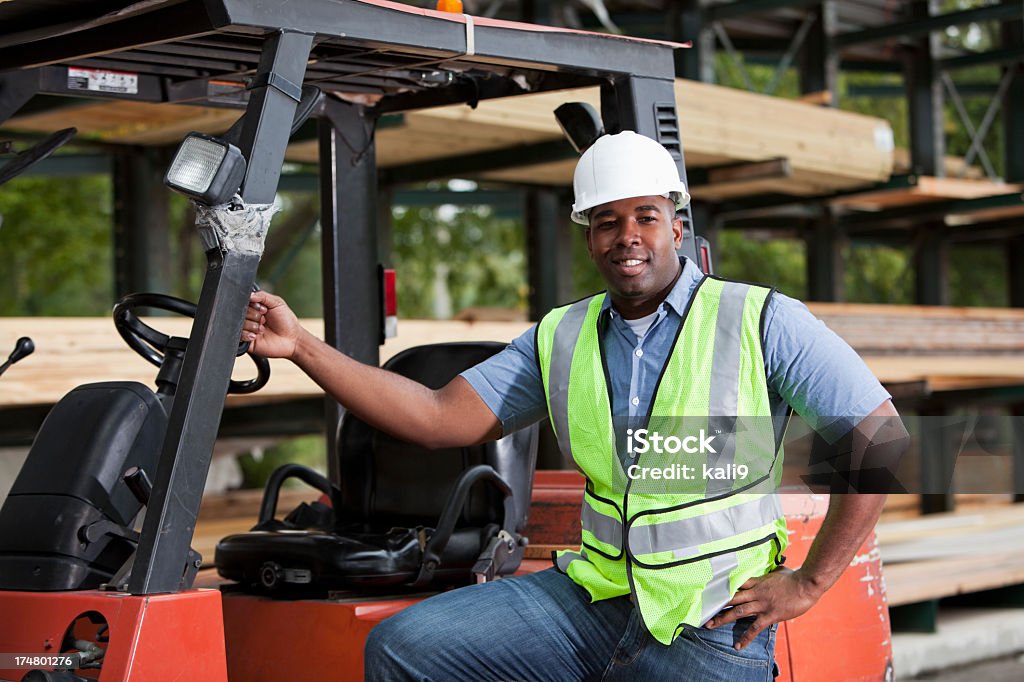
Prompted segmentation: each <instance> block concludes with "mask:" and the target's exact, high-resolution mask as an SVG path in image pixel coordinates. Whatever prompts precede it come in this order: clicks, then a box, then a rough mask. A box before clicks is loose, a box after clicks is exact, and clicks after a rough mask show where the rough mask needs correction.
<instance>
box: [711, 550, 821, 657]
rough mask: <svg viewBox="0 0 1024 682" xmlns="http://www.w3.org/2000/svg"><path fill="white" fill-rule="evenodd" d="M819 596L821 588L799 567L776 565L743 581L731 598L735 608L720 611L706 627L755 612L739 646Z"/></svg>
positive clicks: (806, 606) (792, 616) (810, 603)
mask: <svg viewBox="0 0 1024 682" xmlns="http://www.w3.org/2000/svg"><path fill="white" fill-rule="evenodd" d="M820 597H821V592H820V590H819V588H817V587H816V586H815V585H814V584H813V583H812V582H811V581H809V580H806V579H805V578H804V576H803V575H802V574H801V573H800V571H794V570H791V569H788V568H777V569H775V570H774V571H772V572H771V573H769V574H768V575H765V576H762V577H760V578H751V579H750V580H748V581H747V582H745V583H743V584H742V585H741V586H740V589H739V591H738V592H737V593H736V595H735V596H734V597H733V598H732V601H730V602H729V606H731V607H732V608H731V609H725V610H723V611H720V612H719V613H718V615H716V616H715V617H714V618H712V619H711V620H709V621H708V622H707V623H706V624H705V627H708V628H716V627H718V626H720V625H725V624H726V623H732V622H734V621H736V620H739V619H740V618H748V617H750V616H756V617H757V618H756V620H755V621H754V622H753V623H752V624H751V626H750V627H749V628H748V629H747V631H746V632H745V633H743V636H742V637H741V638H740V640H739V642H737V643H736V648H737V649H742V648H744V647H746V646H747V645H748V644H750V643H751V642H753V641H754V638H755V637H757V635H758V634H760V633H761V631H762V630H764V629H765V628H767V627H768V626H770V625H772V624H773V623H778V622H781V621H784V620H789V619H790V618H796V617H797V616H799V615H800V614H802V613H804V612H805V611H807V610H808V609H809V608H811V607H812V606H814V604H815V603H816V602H817V601H818V599H819V598H820Z"/></svg>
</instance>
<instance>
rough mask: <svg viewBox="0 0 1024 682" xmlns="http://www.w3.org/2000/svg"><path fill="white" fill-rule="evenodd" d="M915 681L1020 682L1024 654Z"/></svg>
mask: <svg viewBox="0 0 1024 682" xmlns="http://www.w3.org/2000/svg"><path fill="white" fill-rule="evenodd" d="M917 679H919V680H928V681H929V682H1020V680H1024V654H1018V655H1015V656H1011V657H1009V658H1001V659H998V660H995V661H986V662H984V663H975V664H972V665H968V666H964V667H962V668H955V669H953V670H946V671H944V672H938V673H925V674H923V675H921V676H920V677H918V678H917Z"/></svg>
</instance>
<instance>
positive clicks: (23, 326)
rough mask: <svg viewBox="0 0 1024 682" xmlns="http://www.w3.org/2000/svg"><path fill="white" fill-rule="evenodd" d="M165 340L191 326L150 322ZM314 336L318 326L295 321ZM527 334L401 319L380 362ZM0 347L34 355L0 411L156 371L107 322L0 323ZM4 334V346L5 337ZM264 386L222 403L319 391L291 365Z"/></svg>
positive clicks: (274, 365)
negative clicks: (413, 350) (24, 339)
mask: <svg viewBox="0 0 1024 682" xmlns="http://www.w3.org/2000/svg"><path fill="white" fill-rule="evenodd" d="M153 324H154V325H155V326H156V327H158V328H159V329H161V330H162V331H164V332H165V333H168V334H172V335H176V336H188V333H189V330H190V329H191V320H185V319H177V318H159V319H158V320H157V321H156V322H154V323H153ZM303 324H304V325H305V326H306V327H307V328H308V329H309V330H310V331H312V332H313V333H314V334H316V335H317V336H320V337H322V335H323V321H322V320H303ZM528 327H529V323H527V322H478V323H474V322H458V321H424V320H402V321H401V322H399V325H398V329H399V336H398V337H397V338H394V339H390V340H388V342H387V343H386V344H385V345H384V346H383V347H382V348H381V361H382V362H383V361H385V360H387V359H388V358H390V357H391V356H393V355H395V354H396V353H399V352H401V351H403V350H405V349H406V348H410V347H412V346H416V345H420V344H424V343H437V342H442V341H455V340H462V341H504V342H509V341H511V340H512V339H513V338H515V337H516V336H518V335H519V334H521V333H522V332H524V331H526V329H527V328H528ZM3 330H4V332H7V333H6V334H4V336H3V337H0V343H7V345H9V346H11V347H13V344H14V340H15V339H16V338H17V337H18V336H24V335H26V334H27V335H29V336H31V337H32V338H33V339H34V340H35V343H36V352H35V353H34V354H33V355H31V356H29V357H28V358H26V359H25V360H23V361H22V362H21V363H19V364H17V365H14V366H13V367H12V368H11V369H9V370H8V371H7V372H6V373H5V374H4V376H3V384H2V390H0V407H4V406H12V405H39V404H52V403H54V402H56V401H57V400H59V399H60V398H61V396H63V395H64V394H65V393H67V392H68V391H70V390H71V389H72V388H74V387H75V386H78V385H80V384H83V383H91V382H96V381H139V382H141V383H143V384H146V385H149V386H151V385H152V384H153V380H154V378H155V376H156V368H155V367H153V366H152V365H150V364H149V363H147V362H146V361H145V360H143V359H142V358H141V357H139V356H138V355H136V354H135V353H134V351H131V350H130V349H128V347H127V346H126V345H125V344H124V343H123V342H122V341H121V338H120V337H119V336H118V335H117V333H116V331H115V330H114V328H113V323H112V322H111V321H110V320H109V319H107V318H82V317H75V318H36V317H30V318H16V317H15V318H5V320H4V327H3ZM8 335H9V337H10V338H9V340H8V339H7V336H8ZM270 365H271V379H270V383H269V384H268V385H267V386H266V387H265V388H264V389H263V390H261V391H259V392H257V393H253V394H250V395H232V396H228V399H227V404H228V405H244V404H260V403H268V402H275V401H280V400H287V399H291V398H299V397H307V396H316V395H322V393H323V392H322V391H321V389H320V388H319V387H318V386H317V385H316V384H315V383H313V381H312V380H311V379H309V378H308V377H307V376H306V375H305V374H303V373H302V371H301V370H299V369H298V368H297V367H295V365H293V364H292V363H290V362H288V361H286V360H271V361H270ZM253 371H254V370H253V368H252V363H251V362H250V361H249V360H248V359H246V358H239V359H238V360H237V361H236V364H235V373H234V376H235V378H237V379H242V378H246V377H250V376H252V374H253Z"/></svg>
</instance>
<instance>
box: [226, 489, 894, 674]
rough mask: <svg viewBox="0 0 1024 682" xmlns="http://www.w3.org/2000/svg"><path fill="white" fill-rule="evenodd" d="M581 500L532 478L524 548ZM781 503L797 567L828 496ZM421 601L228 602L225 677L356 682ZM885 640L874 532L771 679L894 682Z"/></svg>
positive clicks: (532, 564) (791, 628)
mask: <svg viewBox="0 0 1024 682" xmlns="http://www.w3.org/2000/svg"><path fill="white" fill-rule="evenodd" d="M582 496H583V484H582V478H581V477H580V476H579V475H578V474H576V472H569V471H542V472H538V473H537V475H536V479H535V483H534V496H533V505H532V507H531V510H530V527H529V528H528V529H527V535H529V537H530V540H531V542H532V543H534V544H545V545H546V544H557V543H550V542H549V541H551V540H557V539H558V538H556V537H552V536H550V535H549V534H550V533H562V534H564V533H566V532H567V531H568V532H572V530H573V529H575V530H576V533H578V532H579V530H578V529H579V508H580V506H579V505H580V502H581V500H582ZM782 501H783V510H784V512H785V514H786V519H787V523H788V526H789V534H790V547H789V549H788V550H787V562H786V563H787V564H788V565H791V566H799V565H800V564H802V563H803V561H804V559H805V558H806V556H807V550H808V549H809V548H810V545H811V542H812V541H813V540H814V537H815V536H816V535H817V533H818V531H819V530H820V528H821V523H822V520H823V519H824V516H825V511H826V510H827V508H828V497H827V496H822V495H807V494H798V495H797V494H794V495H783V496H782ZM531 529H532V530H531ZM550 565H551V562H550V561H548V560H539V559H535V560H526V561H524V562H523V566H522V568H521V569H520V571H519V572H520V573H529V572H533V571H538V570H543V569H545V568H548V567H549V566H550ZM420 599H421V597H416V598H408V597H407V598H398V599H386V598H385V599H380V598H376V599H374V598H369V597H367V598H361V597H355V598H352V599H343V600H340V601H339V600H335V601H318V600H309V601H280V600H273V599H268V598H265V597H257V596H251V595H242V594H225V595H224V629H225V631H226V634H227V657H228V673H229V675H228V676H229V678H230V679H231V680H244V681H245V682H286V681H288V680H294V679H298V678H301V679H335V680H361V679H362V678H363V645H364V643H365V642H366V637H367V635H368V634H369V632H370V630H371V629H372V628H373V626H375V625H376V624H377V623H379V622H380V621H382V620H383V619H385V618H387V617H388V616H391V615H394V614H395V613H397V612H399V611H401V610H402V609H404V608H406V607H408V606H409V605H411V604H413V603H415V602H417V601H419V600H420ZM452 617H453V618H458V617H459V616H458V614H452ZM890 640H891V638H890V629H889V613H888V609H887V607H886V601H885V584H884V582H883V580H882V572H881V559H880V557H879V553H878V545H877V542H876V540H875V537H874V534H872V535H871V537H869V538H868V540H867V541H866V542H865V543H864V545H863V546H862V547H861V548H860V549H859V550H858V552H857V554H856V556H855V558H854V560H853V561H852V562H851V564H850V567H849V568H848V569H847V570H846V572H845V573H844V574H843V576H842V577H841V578H840V579H839V581H838V582H837V583H836V584H835V585H834V586H833V587H832V589H831V590H829V591H828V592H827V593H826V594H825V596H824V597H822V599H821V601H819V602H818V604H816V605H815V606H814V608H812V609H811V610H810V611H808V612H807V613H806V614H804V615H803V616H801V617H799V618H796V619H794V620H792V621H789V622H786V623H783V624H782V625H780V627H779V631H778V635H777V639H776V648H775V658H776V661H777V662H778V665H779V669H780V671H781V675H780V676H779V678H778V680H779V681H780V682H838V681H839V680H864V681H866V680H887V679H891V675H892V672H891V668H892V644H891V641H890Z"/></svg>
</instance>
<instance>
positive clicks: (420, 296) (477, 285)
mask: <svg viewBox="0 0 1024 682" xmlns="http://www.w3.org/2000/svg"><path fill="white" fill-rule="evenodd" d="M393 216H394V220H393V225H392V242H393V249H392V262H393V266H394V267H395V269H396V270H397V271H398V273H399V274H398V312H399V316H401V317H412V318H435V317H446V316H447V315H446V313H456V312H458V311H459V310H461V309H463V308H466V307H469V306H499V307H504V308H518V309H520V310H525V309H526V305H527V303H526V299H527V293H528V291H527V284H526V253H525V250H526V247H525V237H524V229H523V227H522V224H521V223H520V222H518V221H514V220H509V219H503V218H497V217H496V216H495V215H494V212H493V211H492V209H490V208H489V207H486V206H468V207H455V206H451V205H448V206H439V207H436V208H424V207H415V208H412V207H402V206H399V207H396V208H395V210H394V213H393ZM445 299H447V302H446V300H445Z"/></svg>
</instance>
